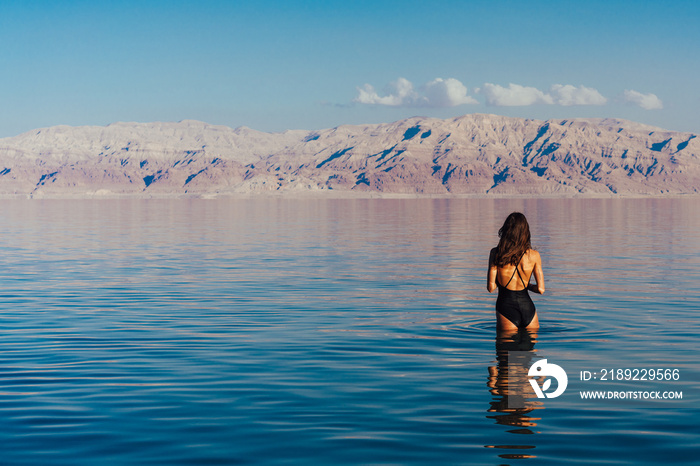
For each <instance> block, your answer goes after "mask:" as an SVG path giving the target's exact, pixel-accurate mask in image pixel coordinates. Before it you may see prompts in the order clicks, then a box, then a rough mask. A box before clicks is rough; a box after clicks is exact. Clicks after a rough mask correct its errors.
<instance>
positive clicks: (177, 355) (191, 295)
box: [0, 199, 700, 465]
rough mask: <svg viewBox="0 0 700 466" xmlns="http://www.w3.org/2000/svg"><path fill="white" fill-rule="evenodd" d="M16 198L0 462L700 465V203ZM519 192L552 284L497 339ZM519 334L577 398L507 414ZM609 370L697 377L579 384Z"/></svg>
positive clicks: (2, 229)
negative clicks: (490, 280)
mask: <svg viewBox="0 0 700 466" xmlns="http://www.w3.org/2000/svg"><path fill="white" fill-rule="evenodd" d="M2 206H3V209H2V211H1V212H0V248H1V249H0V274H1V275H0V302H1V303H2V307H1V309H2V310H1V311H0V330H1V332H2V337H1V338H0V368H1V369H0V449H1V451H2V458H1V459H0V462H2V464H18V465H21V464H27V465H30V464H31V465H35V464H46V465H52V464H64V465H82V464H85V465H87V464H90V465H94V464H101V463H102V464H115V465H119V464H256V463H264V464H279V463H284V464H358V463H363V464H364V463H372V464H386V463H391V464H494V465H496V464H552V465H554V464H557V465H558V464H562V463H571V464H576V463H578V464H630V463H634V464H674V463H677V464H688V463H692V462H694V461H697V452H698V451H700V436H698V435H697V432H698V422H697V419H698V418H700V403H699V402H700V396H699V393H700V368H699V366H698V363H697V361H698V356H697V354H698V351H697V350H698V347H699V346H700V345H699V344H698V337H699V336H700V316H699V313H698V310H699V309H700V285H698V283H700V233H699V231H700V203H698V202H697V200H694V199H646V200H644V199H637V200H634V199H628V200H620V199H606V200H594V199H589V200H585V199H573V200H554V199H550V200H547V199H543V200H527V199H517V200H492V199H469V200H467V199H452V200H445V199H434V200H430V199H423V200H415V199H414V200H410V199H384V200H381V199H375V200H370V199H368V200H361V199H356V200H311V199H308V200H303V199H298V200H284V199H240V200H183V199H180V200H95V201H92V200H83V201H78V200H5V201H2ZM514 210H518V211H522V212H524V213H525V214H526V215H527V217H528V219H529V220H530V223H531V228H532V233H533V246H534V247H535V248H536V249H538V250H539V251H540V253H541V254H542V257H543V260H544V272H545V278H546V285H547V293H546V294H545V295H544V296H536V297H534V300H535V303H536V305H537V308H538V312H539V313H540V320H541V322H542V328H541V330H540V331H539V332H538V333H537V334H536V335H525V334H522V335H517V336H516V337H515V338H514V339H500V340H499V339H497V338H496V337H497V336H496V329H495V325H494V303H495V295H492V294H489V293H488V292H487V291H486V265H487V258H488V251H489V249H490V248H491V247H493V246H494V245H495V244H496V242H497V239H498V238H497V235H496V232H497V230H498V228H499V227H500V225H501V223H502V222H503V220H504V219H505V217H506V216H507V214H508V213H510V212H511V211H514ZM510 350H517V351H525V352H526V353H527V354H529V355H531V360H532V361H534V360H538V359H541V358H547V359H548V360H549V361H550V362H555V363H557V364H559V365H560V366H561V367H563V368H564V369H565V370H566V372H567V375H568V377H569V386H568V388H567V390H566V392H565V393H564V394H563V395H562V396H560V397H559V398H556V399H544V400H539V399H536V398H533V397H532V396H531V394H530V395H527V396H525V402H526V405H525V406H524V407H521V408H512V407H509V400H510V398H509V397H511V396H513V394H516V393H522V390H523V387H525V388H524V390H528V385H529V384H528V383H527V380H525V379H524V378H523V377H521V376H518V374H517V371H516V369H515V368H514V367H513V366H512V365H511V366H508V360H507V358H506V356H507V354H508V351H510ZM605 368H609V369H615V370H616V369H617V368H623V369H624V368H672V369H673V368H675V369H678V371H679V374H680V378H679V380H670V381H649V380H647V381H631V380H610V381H601V380H589V381H583V380H580V373H581V371H586V370H587V371H590V372H595V371H597V372H598V373H600V370H602V369H605ZM521 375H522V374H521ZM523 382H525V383H523ZM584 390H603V391H612V390H621V391H667V390H672V391H681V392H682V396H683V398H682V399H680V400H667V401H656V400H655V401H652V400H590V399H582V398H581V396H580V392H581V391H584Z"/></svg>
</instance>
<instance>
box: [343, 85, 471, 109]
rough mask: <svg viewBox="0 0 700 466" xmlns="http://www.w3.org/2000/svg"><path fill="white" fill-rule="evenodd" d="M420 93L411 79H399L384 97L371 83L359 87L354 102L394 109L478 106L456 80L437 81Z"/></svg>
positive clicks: (388, 88) (425, 86)
mask: <svg viewBox="0 0 700 466" xmlns="http://www.w3.org/2000/svg"><path fill="white" fill-rule="evenodd" d="M420 91H421V93H419V92H417V91H416V90H415V89H414V88H413V84H412V83H411V82H410V81H409V80H407V79H405V78H399V79H397V80H396V81H393V82H391V83H389V85H388V86H387V87H386V89H385V90H384V95H383V96H380V95H379V94H378V93H377V92H376V91H375V90H374V87H373V86H371V85H370V84H365V85H364V86H363V87H358V88H357V97H356V98H355V99H354V102H358V103H361V104H368V105H387V106H391V107H455V106H457V105H464V104H476V103H478V102H477V101H476V100H475V99H474V98H473V97H470V96H468V95H467V88H466V87H465V86H464V84H462V83H461V82H459V81H458V80H456V79H454V78H447V79H442V78H436V79H434V80H432V81H430V82H428V83H426V84H424V85H423V86H421V87H420Z"/></svg>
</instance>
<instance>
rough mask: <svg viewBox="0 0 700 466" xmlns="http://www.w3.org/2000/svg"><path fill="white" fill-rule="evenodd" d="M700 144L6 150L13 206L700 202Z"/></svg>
mask: <svg viewBox="0 0 700 466" xmlns="http://www.w3.org/2000/svg"><path fill="white" fill-rule="evenodd" d="M699 157H700V139H699V138H697V136H696V135H694V134H690V133H679V132H672V131H665V130H661V129H658V128H652V127H648V126H644V125H640V124H637V123H633V122H628V121H618V120H611V119H604V120H556V121H555V120H550V121H544V122H543V121H536V120H525V119H518V118H507V117H500V116H494V115H466V116H463V117H459V118H454V119H450V120H438V119H432V118H410V119H407V120H402V121H398V122H395V123H390V124H381V125H364V126H340V127H337V128H333V129H327V130H322V131H287V132H285V133H277V134H269V133H263V132H259V131H254V130H251V129H248V128H237V129H231V128H227V127H222V126H212V125H208V124H205V123H201V122H195V121H183V122H180V123H147V124H136V123H117V124H113V125H109V126H106V127H78V128H72V127H66V126H58V127H52V128H47V129H42V130H36V131H31V132H28V133H25V134H22V135H19V136H16V137H13V138H5V139H0V195H4V196H31V197H39V196H71V197H91V196H100V195H106V196H110V195H111V196H120V195H127V196H138V197H147V196H152V195H198V196H215V195H227V194H256V193H271V192H272V193H283V194H284V193H287V194H290V193H310V192H317V193H318V194H319V195H323V193H324V192H325V193H326V195H330V193H331V192H333V195H336V196H337V195H341V196H342V195H344V194H347V195H353V193H358V194H359V195H369V194H370V193H385V194H430V195H451V194H456V195H501V196H510V195H528V196H541V195H561V196H575V195H602V196H607V195H665V194H697V193H698V192H699V191H698V189H699V188H700V160H699Z"/></svg>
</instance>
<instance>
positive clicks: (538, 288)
mask: <svg viewBox="0 0 700 466" xmlns="http://www.w3.org/2000/svg"><path fill="white" fill-rule="evenodd" d="M532 252H533V255H534V257H533V259H534V261H535V268H534V269H533V270H532V275H534V276H535V283H530V284H529V285H528V287H527V289H528V290H530V291H532V292H533V293H539V294H544V274H543V273H542V258H541V257H540V253H539V252H537V251H532Z"/></svg>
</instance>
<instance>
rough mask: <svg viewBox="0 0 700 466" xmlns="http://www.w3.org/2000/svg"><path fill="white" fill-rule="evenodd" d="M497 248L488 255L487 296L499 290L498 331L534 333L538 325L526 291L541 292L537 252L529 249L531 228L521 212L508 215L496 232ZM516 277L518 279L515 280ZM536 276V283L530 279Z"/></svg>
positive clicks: (541, 276)
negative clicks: (527, 331) (530, 331)
mask: <svg viewBox="0 0 700 466" xmlns="http://www.w3.org/2000/svg"><path fill="white" fill-rule="evenodd" d="M498 237H499V238H500V240H499V241H498V246H496V247H495V248H493V249H492V250H491V255H490V256H489V271H488V277H487V279H488V282H487V285H486V288H487V289H488V290H489V293H491V292H493V291H494V290H495V289H496V288H498V299H497V300H496V319H497V324H498V329H499V330H507V331H512V330H518V329H521V328H526V329H528V330H536V329H538V328H539V326H540V322H539V318H538V317H537V312H536V311H535V304H534V303H533V302H532V299H530V295H529V293H528V290H530V291H533V292H535V293H539V294H542V293H544V275H543V274H542V259H541V258H540V253H538V252H537V251H535V250H534V249H532V247H531V246H530V226H529V225H528V224H527V219H526V218H525V216H524V215H523V214H521V213H520V212H513V213H512V214H510V215H509V216H508V218H507V219H506V221H505V223H503V226H502V227H501V229H500V230H498ZM516 275H517V278H516ZM532 275H534V276H535V284H530V277H531V276H532Z"/></svg>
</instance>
